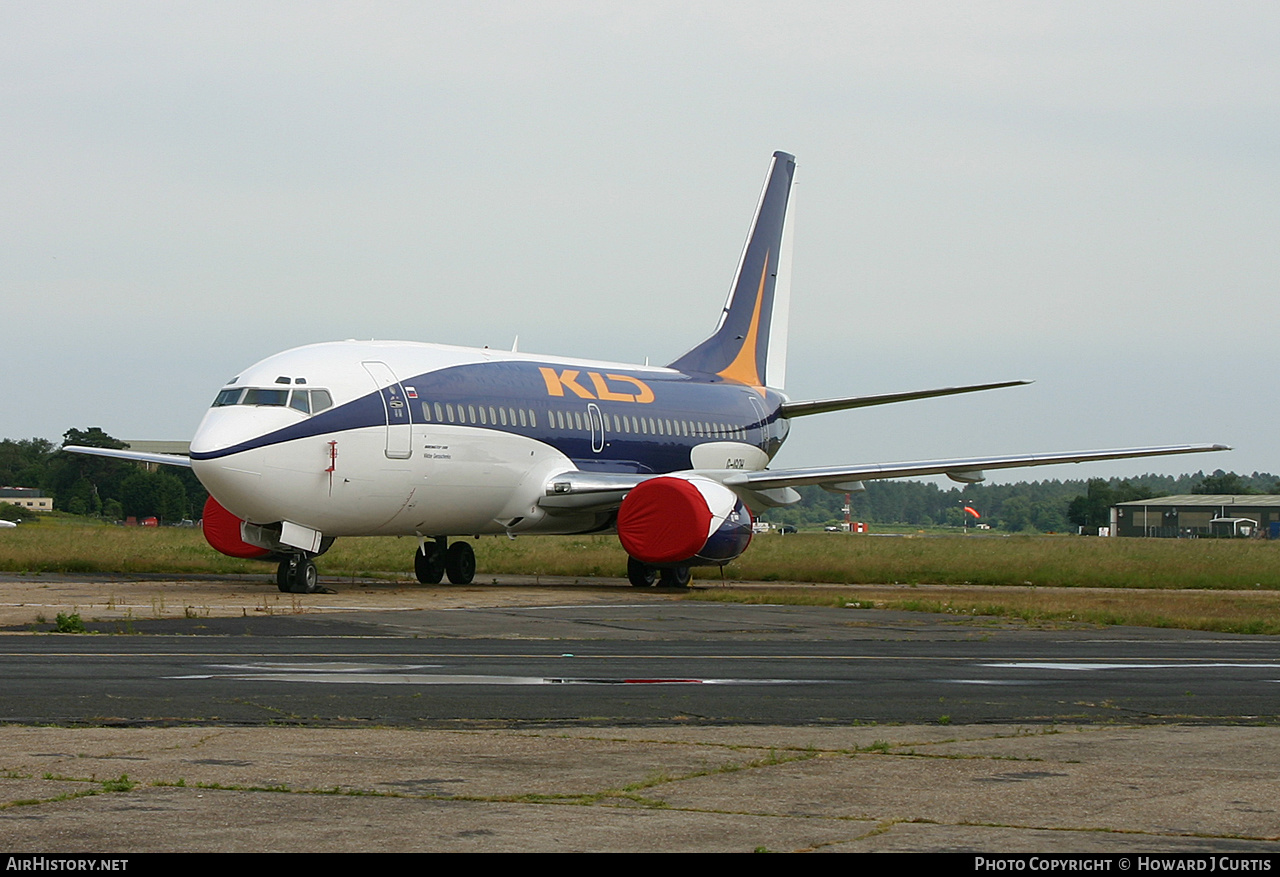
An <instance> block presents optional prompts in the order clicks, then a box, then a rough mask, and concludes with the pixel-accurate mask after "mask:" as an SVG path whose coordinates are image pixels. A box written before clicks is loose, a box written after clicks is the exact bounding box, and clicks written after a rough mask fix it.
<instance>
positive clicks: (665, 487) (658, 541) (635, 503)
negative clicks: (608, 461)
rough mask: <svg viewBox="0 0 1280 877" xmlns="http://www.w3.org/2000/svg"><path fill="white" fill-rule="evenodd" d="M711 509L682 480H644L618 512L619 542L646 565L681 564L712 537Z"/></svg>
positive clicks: (691, 485)
mask: <svg viewBox="0 0 1280 877" xmlns="http://www.w3.org/2000/svg"><path fill="white" fill-rule="evenodd" d="M711 519H712V514H711V509H709V508H708V507H707V501H706V499H705V498H704V497H703V495H702V492H701V491H699V490H698V488H697V487H696V486H695V485H693V484H692V483H690V482H689V481H686V480H685V479H683V478H650V479H649V480H648V481H642V482H640V483H639V484H638V485H636V487H635V488H633V489H632V491H631V492H630V493H628V494H627V498H626V499H625V500H624V501H623V503H622V507H621V508H619V509H618V525H617V526H618V541H620V542H621V543H622V547H623V548H624V549H626V552H627V554H630V555H631V556H632V557H634V558H635V559H636V560H640V561H643V562H644V563H678V562H680V561H683V560H686V559H688V558H690V557H693V556H694V555H696V554H697V553H698V552H699V551H700V550H702V546H703V545H705V544H706V542H707V537H708V536H710V534H711Z"/></svg>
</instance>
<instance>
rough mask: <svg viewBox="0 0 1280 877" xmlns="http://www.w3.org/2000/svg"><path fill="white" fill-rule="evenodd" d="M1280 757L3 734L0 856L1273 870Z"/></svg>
mask: <svg viewBox="0 0 1280 877" xmlns="http://www.w3.org/2000/svg"><path fill="white" fill-rule="evenodd" d="M1277 744H1280V728H1268V727H1194V726H1178V725H1155V726H1135V727H1122V726H1105V727H1097V726H1089V727H1059V728H1049V729H1045V728H1022V727H1000V726H965V727H950V726H948V727H941V726H861V727H851V728H791V727H708V728H690V727H681V728H672V727H651V728H636V727H629V728H612V729H611V728H592V729H567V730H563V731H560V730H547V731H541V732H531V731H527V730H526V731H519V730H478V731H465V732H463V731H441V730H426V731H418V730H394V729H388V730H337V729H306V728H220V729H210V728H128V729H123V728H122V729H111V728H80V729H72V728H34V727H7V728H0V844H3V845H4V846H5V847H6V848H7V849H9V850H23V851H30V852H40V853H58V852H76V851H80V852H82V851H85V850H93V851H95V852H104V853H107V852H109V853H131V852H132V853H138V852H147V851H193V852H194V851H269V850H270V851H299V852H301V851H306V852H338V851H343V852H347V851H406V852H408V851H570V850H584V851H585V850H592V851H619V852H621V851H659V850H662V851H687V850H697V851H740V852H745V851H751V850H755V849H769V850H779V851H781V850H788V851H801V850H820V851H850V852H869V851H909V850H931V851H965V850H972V851H982V852H988V853H990V852H1125V851H1132V852H1144V851H1145V852H1208V851H1216V852H1235V851H1239V852H1254V853H1276V852H1278V851H1280V805H1277V803H1276V796H1275V789H1276V788H1278V787H1280V782H1278V781H1280V760H1278V759H1277V758H1276V756H1275V753H1276V752H1277V750H1278V749H1280V747H1278V746H1277ZM122 778H123V779H122Z"/></svg>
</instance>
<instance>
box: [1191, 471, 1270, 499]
mask: <svg viewBox="0 0 1280 877" xmlns="http://www.w3.org/2000/svg"><path fill="white" fill-rule="evenodd" d="M1191 492H1192V493H1197V494H1210V493H1221V494H1235V495H1241V494H1246V495H1247V494H1252V493H1257V492H1258V491H1257V490H1254V489H1253V488H1252V487H1251V486H1249V485H1248V484H1246V483H1245V481H1244V479H1243V478H1241V477H1240V476H1239V475H1237V474H1236V473H1234V472H1223V471H1222V470H1221V469H1218V470H1217V471H1215V472H1214V473H1213V474H1212V475H1207V476H1205V478H1204V480H1203V481H1201V482H1200V483H1199V484H1196V485H1195V486H1194V487H1192V488H1191Z"/></svg>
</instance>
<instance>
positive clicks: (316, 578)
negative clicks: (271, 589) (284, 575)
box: [288, 557, 320, 594]
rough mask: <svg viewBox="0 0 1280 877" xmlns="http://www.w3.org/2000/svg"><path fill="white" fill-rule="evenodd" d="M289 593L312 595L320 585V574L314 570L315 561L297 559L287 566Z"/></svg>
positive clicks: (307, 558) (306, 558)
mask: <svg viewBox="0 0 1280 877" xmlns="http://www.w3.org/2000/svg"><path fill="white" fill-rule="evenodd" d="M288 576H289V592H290V593H293V594H314V593H315V592H316V591H317V590H318V587H319V584H320V573H319V571H317V570H316V564H315V561H313V560H312V559H311V558H309V557H299V558H298V559H297V560H295V561H293V562H292V563H290V564H289V573H288Z"/></svg>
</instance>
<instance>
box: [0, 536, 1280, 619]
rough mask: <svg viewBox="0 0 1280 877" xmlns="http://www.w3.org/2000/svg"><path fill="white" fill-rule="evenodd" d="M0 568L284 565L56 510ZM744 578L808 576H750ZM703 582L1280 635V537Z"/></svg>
mask: <svg viewBox="0 0 1280 877" xmlns="http://www.w3.org/2000/svg"><path fill="white" fill-rule="evenodd" d="M473 545H474V547H475V549H476V560H477V568H478V570H479V572H478V574H477V581H478V582H484V581H485V576H486V575H501V574H520V575H546V576H575V577H593V576H622V575H624V574H625V556H624V555H623V552H622V549H621V548H620V546H619V545H618V541H617V539H616V538H614V537H612V536H586V537H581V536H554V537H526V538H520V539H516V540H509V539H507V538H505V537H499V538H492V537H486V538H483V539H480V540H478V541H476V542H474V543H473ZM415 548H416V540H414V539H409V538H394V537H383V538H366V539H340V540H338V541H337V543H335V545H334V547H333V549H332V550H331V551H330V552H329V553H328V554H326V555H324V556H323V557H322V558H320V560H319V565H320V568H321V573H322V575H340V576H341V575H355V576H375V577H376V576H387V577H401V578H412V573H411V569H412V557H413V552H414V549H415ZM0 570H3V571H6V572H18V573H42V572H60V573H108V572H109V573H160V574H163V573H185V574H197V575H198V574H201V573H262V574H264V575H266V574H269V573H270V571H271V568H270V567H268V566H267V565H265V564H262V563H255V562H253V561H245V560H236V559H235V558H230V557H225V556H223V555H221V554H218V553H217V552H216V551H214V550H213V549H212V548H210V547H209V546H208V545H206V544H205V542H204V538H203V536H202V535H201V534H200V532H199V531H198V530H182V529H173V528H159V529H152V528H136V527H135V528H123V527H114V526H107V525H100V524H93V523H87V522H84V521H81V520H78V519H71V518H58V517H48V518H45V519H44V520H42V521H41V522H40V523H38V524H32V525H24V526H22V527H19V528H18V529H16V530H4V531H0ZM742 581H750V582H764V583H770V582H777V583H784V582H785V583H804V584H803V586H802V587H796V586H795V585H788V587H786V588H781V587H779V588H777V589H773V590H770V589H768V588H767V587H765V588H762V587H761V586H759V585H756V586H753V587H752V588H750V589H741V588H737V587H735V586H734V583H735V582H742ZM696 582H699V583H703V584H707V585H714V586H715V587H709V588H702V589H695V590H694V591H693V592H691V594H690V597H691V598H692V599H732V600H744V601H768V602H817V603H829V604H832V605H847V604H850V603H859V604H864V605H875V606H881V607H886V608H895V609H907V610H919V611H934V612H937V611H941V612H953V613H957V614H964V615H972V614H982V615H997V616H1003V617H1017V618H1022V619H1026V620H1032V621H1046V622H1054V621H1064V620H1065V621H1086V622H1094V623H1101V624H1142V625H1147V626H1165V627H1185V628H1195V629H1205V630H1223V631H1237V632H1246V633H1272V634H1274V633H1280V543H1271V542H1265V541H1239V540H1235V541H1230V540H1165V539H1098V538H1082V537H1075V536H995V535H984V536H978V535H969V536H917V537H876V536H850V535H847V534H806V533H801V534H796V535H792V536H777V535H765V536H760V537H757V538H756V539H755V540H754V541H753V543H752V546H751V548H750V549H749V550H748V551H747V553H746V554H744V555H743V556H742V557H741V558H739V559H738V560H736V561H734V562H733V563H731V564H729V565H728V566H727V567H726V568H725V569H724V571H723V576H722V575H721V573H720V571H719V570H716V569H714V568H713V569H706V570H698V571H697V573H696ZM840 586H846V587H840ZM912 586H916V587H914V588H913V587H912ZM935 586H945V587H935ZM917 591H918V592H917ZM1216 592H1230V593H1216Z"/></svg>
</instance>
